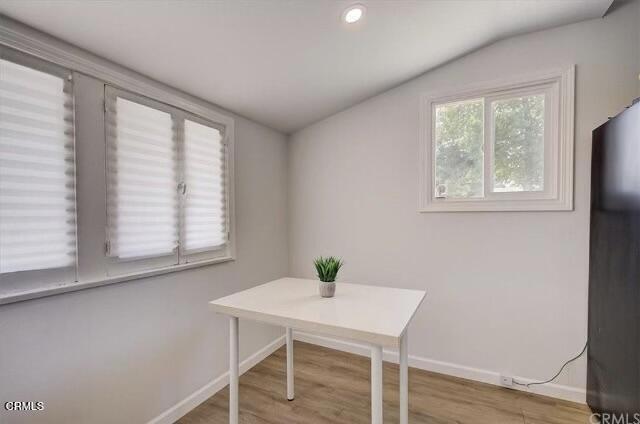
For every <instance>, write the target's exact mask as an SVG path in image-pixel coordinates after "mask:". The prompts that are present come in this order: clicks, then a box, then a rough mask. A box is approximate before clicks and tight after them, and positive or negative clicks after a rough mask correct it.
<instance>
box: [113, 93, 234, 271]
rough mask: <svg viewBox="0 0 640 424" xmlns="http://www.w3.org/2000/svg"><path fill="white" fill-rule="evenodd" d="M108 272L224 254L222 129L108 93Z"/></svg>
mask: <svg viewBox="0 0 640 424" xmlns="http://www.w3.org/2000/svg"><path fill="white" fill-rule="evenodd" d="M105 99H106V118H105V122H106V132H107V137H106V139H107V253H108V256H109V257H110V258H111V259H112V260H111V261H110V264H109V271H110V272H111V273H112V274H119V273H123V272H131V271H132V270H138V269H150V268H155V267H162V266H169V265H175V264H179V263H187V262H192V261H197V260H204V259H211V258H216V257H224V256H228V255H229V249H228V240H229V231H228V219H227V217H228V216H229V212H228V202H227V198H228V196H227V190H228V189H227V184H226V183H227V172H226V168H227V154H226V145H225V134H224V126H223V125H221V124H216V123H212V122H208V121H207V120H204V119H202V118H200V117H197V116H195V115H193V114H189V113H187V112H184V111H182V110H180V109H177V108H174V107H171V106H168V105H165V104H162V103H159V102H155V101H152V100H150V99H147V98H144V97H142V96H138V95H135V94H132V93H128V92H125V91H123V90H118V89H115V88H112V87H108V86H107V88H106V91H105Z"/></svg>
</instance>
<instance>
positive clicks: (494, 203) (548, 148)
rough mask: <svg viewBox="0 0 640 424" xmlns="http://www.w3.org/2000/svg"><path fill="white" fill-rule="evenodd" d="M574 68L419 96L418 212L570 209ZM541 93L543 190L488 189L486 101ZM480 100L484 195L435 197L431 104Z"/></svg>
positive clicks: (489, 127) (489, 132) (488, 112)
mask: <svg viewBox="0 0 640 424" xmlns="http://www.w3.org/2000/svg"><path fill="white" fill-rule="evenodd" d="M574 90H575V67H574V66H570V67H568V68H565V69H558V70H550V71H546V72H541V73H537V74H534V75H529V76H524V77H518V78H514V79H511V80H506V81H505V80H500V81H492V82H485V83H481V84H476V85H473V86H468V87H465V88H462V89H456V90H450V91H446V92H441V93H427V94H423V95H422V96H421V98H420V136H419V140H420V142H419V150H420V151H419V169H418V172H419V184H418V187H419V193H418V210H419V211H420V212H465V211H571V210H573V152H574ZM543 93H544V94H545V126H544V127H545V129H544V131H545V135H544V138H545V148H544V155H545V170H544V180H545V184H544V190H543V191H539V192H533V191H530V192H494V191H493V173H492V169H493V151H492V150H493V142H492V141H493V125H492V122H493V119H492V113H493V110H492V107H491V102H493V101H495V100H500V99H503V98H513V97H517V96H526V95H534V94H543ZM474 99H484V152H485V154H484V181H483V183H484V196H483V197H482V198H438V197H436V195H435V170H436V167H435V166H434V165H435V137H434V133H435V126H434V119H435V108H436V107H437V106H438V105H442V104H446V103H453V102H460V101H465V100H474Z"/></svg>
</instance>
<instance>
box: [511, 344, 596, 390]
mask: <svg viewBox="0 0 640 424" xmlns="http://www.w3.org/2000/svg"><path fill="white" fill-rule="evenodd" d="M587 346H589V339H587V341H586V342H585V344H584V347H583V348H582V351H581V352H580V353H579V354H577V355H576V356H574V357H573V358H571V359H569V360H568V361H567V362H565V363H564V364H562V367H561V368H560V371H558V372H557V373H556V375H554V376H553V377H551V378H550V379H548V380H545V381H536V382H534V383H527V384H525V383H519V382H517V381H516V380H513V383H514V384H517V385H518V386H525V387H527V388H529V387H531V386H535V385H540V384H547V383H551V382H552V381H553V380H555V379H556V378H558V376H559V375H560V374H561V373H562V371H563V370H564V367H566V366H567V365H569V364H570V363H572V362H573V361H575V360H576V359H578V358H579V357H581V356H582V355H584V353H585V352H586V351H587Z"/></svg>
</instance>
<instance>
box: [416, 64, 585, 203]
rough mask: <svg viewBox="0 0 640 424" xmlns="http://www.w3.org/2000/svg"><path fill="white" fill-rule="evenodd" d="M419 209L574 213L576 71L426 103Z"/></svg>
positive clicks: (459, 93)
mask: <svg viewBox="0 0 640 424" xmlns="http://www.w3.org/2000/svg"><path fill="white" fill-rule="evenodd" d="M423 102H424V104H423V108H424V109H423V113H422V121H423V125H422V140H423V143H422V144H421V157H422V159H423V160H422V161H421V169H420V173H421V182H422V184H421V185H420V200H421V205H420V206H421V210H423V211H425V212H432V211H473V210H479V211H483V210H570V209H572V197H573V195H572V188H573V187H572V181H573V179H572V175H573V69H570V70H568V71H565V72H555V73H548V74H545V75H540V76H538V77H535V78H529V79H523V80H519V81H515V82H511V83H506V84H504V85H500V84H487V85H485V86H484V87H482V88H475V89H470V90H460V91H459V92H455V93H452V94H447V95H444V96H429V97H426V96H425V98H423Z"/></svg>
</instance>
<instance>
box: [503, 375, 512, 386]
mask: <svg viewBox="0 0 640 424" xmlns="http://www.w3.org/2000/svg"><path fill="white" fill-rule="evenodd" d="M500 384H501V385H503V386H504V387H513V377H510V376H508V375H501V376H500Z"/></svg>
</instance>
